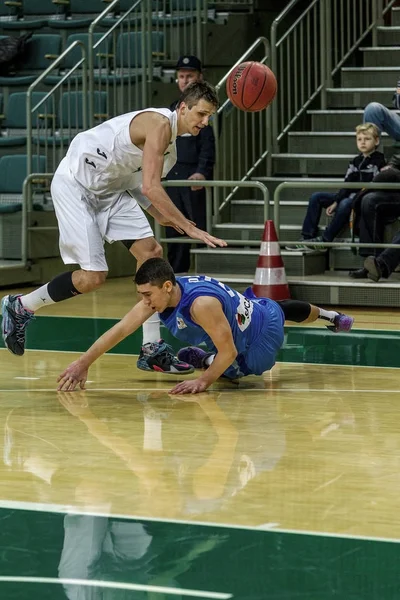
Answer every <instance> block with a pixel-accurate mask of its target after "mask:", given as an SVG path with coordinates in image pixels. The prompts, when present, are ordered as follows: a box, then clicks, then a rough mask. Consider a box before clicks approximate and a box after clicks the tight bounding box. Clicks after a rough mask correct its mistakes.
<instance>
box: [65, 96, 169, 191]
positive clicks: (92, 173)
mask: <svg viewBox="0 0 400 600" xmlns="http://www.w3.org/2000/svg"><path fill="white" fill-rule="evenodd" d="M144 112H157V113H159V114H161V115H164V116H165V117H167V119H169V122H170V124H171V131H172V135H171V141H170V144H169V146H168V148H167V150H166V151H165V154H164V166H163V171H162V177H165V176H166V175H167V173H168V172H169V171H170V170H171V169H172V167H173V166H174V164H175V163H176V143H175V141H176V135H177V129H178V123H177V113H176V112H175V111H174V112H171V111H170V110H169V109H167V108H147V109H145V110H137V111H135V112H130V113H126V114H124V115H121V116H119V117H114V118H113V119H109V120H108V121H105V122H104V123H101V124H100V125H97V127H93V128H92V129H89V130H88V131H83V132H82V133H79V134H78V135H77V136H76V137H75V138H74V139H73V140H72V142H71V145H70V147H69V149H68V152H67V155H66V157H65V158H66V161H67V165H68V169H69V171H70V173H71V174H72V176H73V177H74V179H75V180H76V181H77V182H78V183H79V184H80V185H81V186H83V187H84V188H85V189H86V190H87V191H88V192H91V195H94V196H101V197H109V196H115V195H116V194H119V193H122V192H124V191H125V190H134V189H136V188H138V187H139V186H140V185H141V183H142V161H143V151H142V150H141V149H140V148H138V147H137V146H135V145H134V144H133V143H132V141H131V138H130V134H129V126H130V124H131V121H132V119H134V118H135V117H136V116H137V115H139V114H140V113H144Z"/></svg>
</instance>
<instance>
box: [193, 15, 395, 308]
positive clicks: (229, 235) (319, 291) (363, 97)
mask: <svg viewBox="0 0 400 600" xmlns="http://www.w3.org/2000/svg"><path fill="white" fill-rule="evenodd" d="M399 35H400V8H392V9H391V26H390V27H389V26H388V27H386V26H379V27H377V40H378V44H379V45H377V46H368V45H366V43H364V42H363V43H362V45H361V46H360V47H359V48H358V49H357V50H356V51H355V53H356V54H357V55H356V56H353V57H352V58H355V63H356V64H358V65H362V66H358V67H353V66H347V64H346V63H345V65H344V66H342V67H341V68H340V71H339V73H338V76H337V77H336V80H337V81H340V84H339V86H338V87H330V88H328V89H327V90H326V98H327V108H326V109H324V110H321V109H318V108H316V107H315V106H312V107H310V109H309V110H307V112H306V115H305V118H304V120H303V122H304V123H306V126H308V127H309V130H301V131H300V130H299V131H296V130H294V131H289V133H288V136H287V152H280V153H276V154H273V156H272V176H270V177H265V176H258V177H256V178H254V179H256V180H258V181H261V182H263V183H264V184H265V185H266V186H267V187H268V189H269V191H270V196H271V198H273V194H274V191H275V189H276V187H277V185H279V183H281V182H283V181H293V182H296V180H301V181H302V182H307V181H310V182H311V181H312V182H315V181H316V179H318V178H329V179H331V180H332V179H333V180H337V182H338V188H339V187H342V182H343V176H344V174H345V172H346V169H347V165H348V162H349V161H350V160H351V159H352V158H353V157H354V156H355V155H356V154H357V147H356V144H355V131H354V128H355V126H356V125H357V124H359V123H361V122H362V119H363V109H364V107H365V106H366V105H367V104H368V103H369V102H371V101H376V102H381V103H382V104H384V105H385V106H388V107H389V108H391V101H392V95H393V91H394V88H395V85H396V82H397V79H398V77H399V73H400V47H399V46H394V44H395V43H398V39H399ZM369 39H370V38H367V40H369ZM318 100H319V99H318V98H317V101H318ZM393 144H394V142H393V140H392V139H390V138H389V137H388V136H387V135H386V134H383V135H382V138H381V145H380V149H381V150H382V151H383V152H384V153H385V155H386V156H387V157H389V156H390V155H391V154H393V153H394V152H395V151H396V150H395V148H394V147H393ZM318 189H321V190H323V189H324V186H323V183H322V182H321V186H320V188H318ZM313 191H316V188H315V187H314V188H310V189H307V188H306V189H305V188H299V190H295V189H285V190H284V191H283V195H282V197H281V200H282V201H281V211H280V212H281V217H280V222H281V226H280V234H279V239H280V240H286V241H289V240H295V239H298V238H299V236H300V232H301V224H302V221H303V218H304V215H305V210H306V207H307V204H308V199H309V197H310V195H311V193H312V192H313ZM270 208H271V212H270V214H271V215H272V214H273V212H272V210H273V203H272V202H271V204H270ZM324 225H325V224H324V217H323V218H322V219H321V227H322V228H323V227H324ZM263 227H264V224H263V202H262V201H261V200H254V199H250V200H248V199H238V200H232V202H231V212H230V221H229V222H223V223H220V224H218V225H216V226H215V227H214V234H215V235H218V236H220V237H223V238H225V239H241V240H243V246H242V247H241V248H238V247H237V246H236V247H234V248H233V247H230V248H226V249H222V250H217V251H216V250H212V251H210V250H206V249H202V248H199V249H195V250H193V251H192V252H193V254H194V255H195V269H196V272H202V273H213V274H214V275H216V276H218V277H219V278H220V279H222V280H223V281H226V282H230V283H232V285H235V286H236V287H241V286H242V287H246V285H248V284H249V283H250V284H251V283H252V282H253V278H254V272H255V267H256V262H257V257H258V247H255V246H254V245H252V246H247V247H246V245H245V244H246V241H247V240H257V239H258V240H260V239H261V235H262V231H263ZM342 236H343V238H344V240H343V241H345V240H346V239H347V240H349V236H350V232H349V230H348V231H344V232H343V233H342ZM391 236H392V231H390V232H389V231H388V239H387V240H386V241H387V242H390V241H391ZM216 253H218V255H216ZM281 253H282V257H283V260H284V263H285V268H286V274H287V276H288V281H289V284H290V288H291V294H292V297H293V298H297V299H302V300H308V301H310V302H315V303H325V304H336V305H338V304H343V305H346V304H353V305H363V306H399V303H400V276H399V275H397V274H393V275H392V276H391V278H390V279H389V280H383V281H381V282H378V283H377V284H374V283H373V282H370V281H367V280H362V281H354V280H352V279H351V278H349V277H348V271H349V270H350V269H356V268H359V267H360V266H362V258H360V257H358V256H355V255H354V254H353V253H352V252H351V250H350V248H349V247H347V246H345V245H344V246H341V247H337V248H331V249H330V251H329V252H321V251H314V252H306V253H303V252H293V251H290V252H289V251H286V250H285V249H284V248H283V247H281ZM215 265H218V267H217V268H216V266H215Z"/></svg>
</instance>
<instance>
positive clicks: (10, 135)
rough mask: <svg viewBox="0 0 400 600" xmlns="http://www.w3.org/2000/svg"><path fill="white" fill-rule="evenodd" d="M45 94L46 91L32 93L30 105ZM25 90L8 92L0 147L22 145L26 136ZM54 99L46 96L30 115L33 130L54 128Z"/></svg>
mask: <svg viewBox="0 0 400 600" xmlns="http://www.w3.org/2000/svg"><path fill="white" fill-rule="evenodd" d="M45 96H46V92H33V93H32V107H34V106H36V105H37V104H38V103H39V102H40V101H41V100H43V99H44V98H45ZM26 98H27V94H26V92H15V93H13V94H10V97H9V99H8V108H7V114H6V117H5V119H4V121H3V123H2V125H3V127H2V132H1V136H0V148H1V147H7V146H8V147H12V146H24V145H25V144H26V137H27V130H26V128H27V122H26ZM54 117H55V110H54V99H53V98H52V97H50V98H48V99H47V100H46V102H45V103H44V104H42V105H41V106H40V107H39V108H38V109H37V110H36V111H35V112H34V113H33V115H32V125H33V127H34V129H35V130H39V131H40V130H42V131H43V132H44V131H45V130H46V131H52V130H53V129H54Z"/></svg>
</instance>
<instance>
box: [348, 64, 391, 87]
mask: <svg viewBox="0 0 400 600" xmlns="http://www.w3.org/2000/svg"><path fill="white" fill-rule="evenodd" d="M340 75H341V81H342V87H345V88H352V87H356V88H364V87H365V88H369V87H371V83H373V85H374V87H390V86H392V87H393V89H394V88H395V87H396V83H397V80H398V78H399V68H398V67H343V68H342V69H341V70H340Z"/></svg>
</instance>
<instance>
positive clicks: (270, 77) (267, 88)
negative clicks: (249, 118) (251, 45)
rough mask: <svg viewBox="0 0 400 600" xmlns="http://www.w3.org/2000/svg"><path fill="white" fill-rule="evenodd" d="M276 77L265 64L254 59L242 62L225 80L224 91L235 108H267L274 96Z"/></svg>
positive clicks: (253, 110) (255, 109)
mask: <svg viewBox="0 0 400 600" xmlns="http://www.w3.org/2000/svg"><path fill="white" fill-rule="evenodd" d="M276 89H277V83H276V78H275V75H274V74H273V72H272V71H271V69H270V68H269V67H267V65H264V64H262V63H259V62H255V61H248V62H243V63H241V64H240V65H238V66H237V67H236V69H234V70H233V71H232V73H231V74H230V75H229V77H228V79H227V81H226V93H227V95H228V98H229V100H230V101H231V102H232V104H233V105H234V106H236V108H239V109H240V110H244V111H248V112H256V111H259V110H263V109H264V108H267V106H268V105H269V104H271V102H272V100H273V99H274V98H275V94H276Z"/></svg>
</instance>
